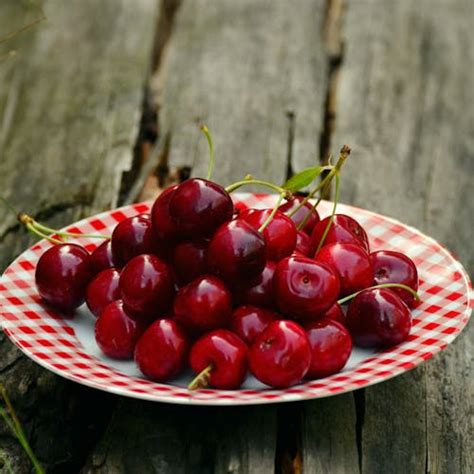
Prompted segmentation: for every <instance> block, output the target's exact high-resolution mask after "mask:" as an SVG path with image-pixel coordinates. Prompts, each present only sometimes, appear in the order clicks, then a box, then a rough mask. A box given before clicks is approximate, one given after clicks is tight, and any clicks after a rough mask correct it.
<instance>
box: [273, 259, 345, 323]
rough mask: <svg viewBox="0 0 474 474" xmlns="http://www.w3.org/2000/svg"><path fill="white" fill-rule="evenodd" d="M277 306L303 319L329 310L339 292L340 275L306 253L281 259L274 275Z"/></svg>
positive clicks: (314, 317) (292, 315)
mask: <svg viewBox="0 0 474 474" xmlns="http://www.w3.org/2000/svg"><path fill="white" fill-rule="evenodd" d="M273 284H274V291H275V298H276V302H277V305H278V307H279V308H280V310H281V311H282V312H283V313H284V314H287V315H289V316H291V317H294V318H296V319H300V320H302V321H308V320H309V321H312V320H314V319H316V318H317V317H318V316H320V315H321V314H322V313H324V312H325V311H326V310H328V309H329V308H330V307H331V306H332V305H333V304H334V303H335V302H336V299H337V297H338V295H339V289H340V286H339V279H338V277H337V276H336V273H335V272H334V271H333V270H332V269H331V268H329V267H328V266H326V265H324V264H321V263H318V262H315V261H314V260H312V259H310V258H306V257H300V256H292V257H287V258H285V259H283V260H281V261H280V262H279V263H278V265H277V268H276V270H275V276H274V278H273Z"/></svg>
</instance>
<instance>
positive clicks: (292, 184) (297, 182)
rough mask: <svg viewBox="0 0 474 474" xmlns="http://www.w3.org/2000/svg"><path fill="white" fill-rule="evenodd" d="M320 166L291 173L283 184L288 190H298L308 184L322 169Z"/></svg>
mask: <svg viewBox="0 0 474 474" xmlns="http://www.w3.org/2000/svg"><path fill="white" fill-rule="evenodd" d="M323 169H324V168H323V167H322V166H313V167H311V168H306V169H305V170H303V171H300V172H299V173H297V174H295V175H293V176H292V177H291V178H290V179H289V180H288V181H287V182H286V183H285V184H284V185H283V187H284V188H285V189H288V191H299V190H300V189H302V188H305V187H306V186H308V185H310V184H311V183H312V182H313V181H314V180H315V179H316V178H317V177H318V176H319V175H320V174H321V173H322V171H323Z"/></svg>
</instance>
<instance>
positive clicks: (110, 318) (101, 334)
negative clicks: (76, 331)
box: [95, 300, 145, 359]
mask: <svg viewBox="0 0 474 474" xmlns="http://www.w3.org/2000/svg"><path fill="white" fill-rule="evenodd" d="M144 329H145V326H144V325H143V324H141V323H139V322H137V321H135V320H134V319H132V318H131V317H130V316H129V315H128V314H127V313H126V311H125V310H124V307H123V303H122V301H120V300H119V301H114V302H112V303H110V304H109V305H107V306H106V307H105V309H104V310H103V311H102V312H101V313H100V316H99V317H98V318H97V320H96V322H95V340H96V342H97V345H98V346H99V347H100V349H101V350H102V352H103V353H104V354H105V355H106V356H108V357H112V358H113V359H130V358H132V356H133V350H134V349H135V344H136V342H137V340H138V338H139V337H140V335H141V334H142V332H143V330H144Z"/></svg>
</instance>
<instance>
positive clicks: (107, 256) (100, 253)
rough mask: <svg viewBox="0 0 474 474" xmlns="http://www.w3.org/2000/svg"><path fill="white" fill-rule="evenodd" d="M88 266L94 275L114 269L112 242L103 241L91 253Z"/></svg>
mask: <svg viewBox="0 0 474 474" xmlns="http://www.w3.org/2000/svg"><path fill="white" fill-rule="evenodd" d="M89 264H90V266H91V270H92V272H93V273H94V274H97V273H99V272H101V271H102V270H106V269H107V268H113V267H115V263H114V258H113V254H112V242H111V241H110V240H105V241H104V242H102V243H101V244H100V245H99V246H98V247H97V248H96V249H95V250H94V251H93V252H92V253H91V256H90V258H89Z"/></svg>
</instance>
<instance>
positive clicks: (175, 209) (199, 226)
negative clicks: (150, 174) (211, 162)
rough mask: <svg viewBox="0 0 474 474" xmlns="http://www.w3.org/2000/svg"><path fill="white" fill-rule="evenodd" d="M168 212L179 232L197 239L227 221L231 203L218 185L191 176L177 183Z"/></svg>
mask: <svg viewBox="0 0 474 474" xmlns="http://www.w3.org/2000/svg"><path fill="white" fill-rule="evenodd" d="M169 212H170V216H171V218H172V219H173V221H174V222H175V223H176V225H177V227H178V229H179V232H180V233H181V234H182V235H183V236H187V237H188V238H193V239H196V238H199V237H205V236H209V235H212V233H213V232H214V231H215V230H216V229H217V227H219V225H220V224H222V223H224V222H225V221H228V220H230V219H231V218H232V214H233V213H234V205H233V203H232V199H231V197H230V195H229V193H228V192H227V191H226V190H225V189H224V188H223V187H222V186H220V185H219V184H217V183H214V182H212V181H208V180H207V179H201V178H192V179H188V180H187V181H184V183H181V184H180V185H179V186H178V188H177V189H176V191H175V192H174V194H173V196H172V197H171V199H170V203H169Z"/></svg>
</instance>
